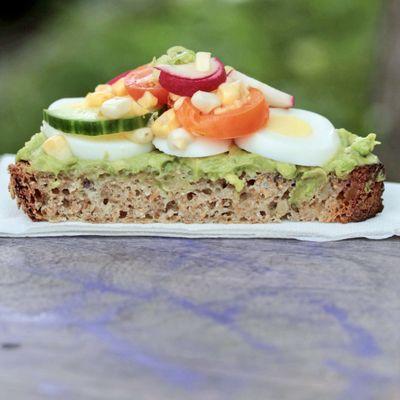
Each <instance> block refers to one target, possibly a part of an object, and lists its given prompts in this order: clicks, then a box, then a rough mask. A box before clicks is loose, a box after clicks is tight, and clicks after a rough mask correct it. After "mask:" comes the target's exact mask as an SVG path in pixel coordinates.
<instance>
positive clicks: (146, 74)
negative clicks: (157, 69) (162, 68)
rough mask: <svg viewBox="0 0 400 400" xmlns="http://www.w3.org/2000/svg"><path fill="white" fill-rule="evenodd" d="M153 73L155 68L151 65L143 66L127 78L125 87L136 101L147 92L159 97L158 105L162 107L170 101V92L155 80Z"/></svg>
mask: <svg viewBox="0 0 400 400" xmlns="http://www.w3.org/2000/svg"><path fill="white" fill-rule="evenodd" d="M153 71H154V68H153V67H152V66H151V65H142V66H141V67H139V68H136V69H134V70H133V71H131V72H130V73H129V74H128V75H126V76H125V87H126V90H127V91H128V93H129V94H130V96H132V97H133V98H134V99H135V100H138V99H140V98H141V97H142V96H143V94H144V93H145V92H146V91H147V92H150V93H151V94H152V95H153V96H155V97H157V99H158V105H159V106H162V105H164V104H166V103H167V101H168V91H167V90H165V89H164V88H163V87H162V86H161V85H160V83H159V82H158V80H155V79H154V74H153Z"/></svg>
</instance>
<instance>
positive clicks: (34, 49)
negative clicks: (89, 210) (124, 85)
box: [0, 0, 381, 153]
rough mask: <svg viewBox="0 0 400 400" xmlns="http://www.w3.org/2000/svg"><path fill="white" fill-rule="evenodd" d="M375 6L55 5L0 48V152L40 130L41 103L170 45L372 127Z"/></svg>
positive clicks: (227, 2) (320, 0) (273, 2)
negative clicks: (11, 45)
mask: <svg viewBox="0 0 400 400" xmlns="http://www.w3.org/2000/svg"><path fill="white" fill-rule="evenodd" d="M60 4H61V3H60ZM380 6H381V1H380V0H368V1H365V0H290V1H288V0H287V1H282V0H265V1H261V0H253V1H250V0H248V1H240V0H224V1H223V0H214V1H211V0H187V1H184V0H160V1H156V0H146V1H127V0H126V1H124V0H118V1H81V2H64V3H63V5H62V6H61V5H59V6H58V7H57V9H56V11H55V12H53V13H52V14H51V15H49V16H48V17H47V18H46V19H45V22H44V23H43V24H42V25H41V26H40V29H39V30H38V31H36V32H35V33H34V34H33V35H32V36H31V37H29V38H27V39H26V40H25V41H24V44H23V46H22V47H19V48H17V49H12V50H9V51H7V54H4V52H3V54H2V57H1V60H0V86H1V90H0V132H1V135H0V153H4V152H14V151H16V150H17V148H19V147H20V146H21V145H22V143H23V142H24V141H25V140H27V139H28V138H29V137H30V136H31V135H32V134H33V133H34V132H36V131H37V130H38V129H39V126H40V122H41V111H42V108H45V107H46V106H47V105H48V104H49V103H50V102H52V101H54V100H56V99H57V98H60V97H76V96H81V95H84V94H86V92H88V91H90V90H91V89H92V88H93V87H94V86H95V85H96V84H97V83H99V82H105V81H107V80H108V79H109V78H111V77H112V76H113V75H115V74H118V73H119V72H121V71H124V70H126V69H129V68H132V67H134V66H137V65H139V64H143V63H145V62H147V61H149V60H151V58H152V57H153V56H154V55H159V54H161V53H163V52H164V50H165V49H166V48H168V47H170V46H172V45H175V44H181V45H183V46H186V47H189V48H193V49H194V50H211V51H212V52H213V53H214V54H217V55H218V56H219V57H220V58H221V59H222V60H223V61H224V62H225V63H226V64H228V65H233V66H235V67H236V68H238V69H240V70H242V71H243V72H246V73H248V74H251V75H253V76H254V77H257V78H258V79H260V80H263V81H265V82H267V83H269V84H271V85H273V86H276V87H278V88H280V89H282V90H286V91H288V92H290V93H293V94H294V95H295V96H296V101H297V106H298V107H300V108H306V109H312V110H314V111H316V112H319V113H321V114H324V115H326V116H327V117H328V118H329V119H331V120H332V121H333V122H334V124H335V125H336V126H337V127H346V128H348V129H349V130H353V131H355V132H358V133H361V134H365V133H367V132H369V131H373V130H374V125H375V123H374V120H373V118H372V117H371V116H372V115H373V112H372V107H371V105H370V104H371V100H370V98H371V82H372V81H373V73H374V61H373V60H374V49H375V47H376V43H375V41H376V25H377V18H378V16H379V12H380Z"/></svg>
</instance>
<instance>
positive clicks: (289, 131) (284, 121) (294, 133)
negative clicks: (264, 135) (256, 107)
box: [267, 115, 312, 137]
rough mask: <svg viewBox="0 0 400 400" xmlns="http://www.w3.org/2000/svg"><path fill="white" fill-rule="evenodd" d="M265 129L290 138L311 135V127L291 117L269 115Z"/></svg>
mask: <svg viewBox="0 0 400 400" xmlns="http://www.w3.org/2000/svg"><path fill="white" fill-rule="evenodd" d="M267 129H268V130H269V131H274V132H276V133H279V134H281V135H285V136H291V137H306V136H310V135H311V134H312V129H311V126H310V125H309V124H308V123H307V122H305V121H304V120H302V119H300V118H297V117H295V116H293V115H270V117H269V120H268V123H267Z"/></svg>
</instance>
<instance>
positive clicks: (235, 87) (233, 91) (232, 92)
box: [217, 81, 242, 106]
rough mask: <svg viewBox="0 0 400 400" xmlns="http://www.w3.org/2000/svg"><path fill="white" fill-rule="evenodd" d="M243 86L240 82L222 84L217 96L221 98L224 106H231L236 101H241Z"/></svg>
mask: <svg viewBox="0 0 400 400" xmlns="http://www.w3.org/2000/svg"><path fill="white" fill-rule="evenodd" d="M241 86H242V83H241V82H240V81H235V82H225V83H222V84H221V85H220V86H219V88H218V91H217V95H218V97H219V98H220V100H221V103H222V104H223V105H224V106H229V105H230V104H232V103H233V102H234V101H235V100H238V99H240V97H241Z"/></svg>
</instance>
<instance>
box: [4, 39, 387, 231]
mask: <svg viewBox="0 0 400 400" xmlns="http://www.w3.org/2000/svg"><path fill="white" fill-rule="evenodd" d="M293 106H294V98H293V96H291V95H288V94H286V93H284V92H281V91H279V90H277V89H274V88H272V87H270V86H268V85H266V84H264V83H262V82H259V81H257V80H255V79H253V78H250V77H248V76H247V75H244V74H242V73H241V72H239V71H236V70H235V69H234V68H232V67H228V66H225V65H223V63H222V62H221V61H220V60H219V59H218V58H216V57H212V55H211V54H210V53H207V52H197V53H195V52H193V51H190V50H187V49H185V48H182V47H180V46H175V47H173V48H171V49H169V50H168V51H167V52H166V54H164V55H162V56H161V57H158V58H155V59H153V61H152V62H151V63H149V64H146V65H144V66H141V67H139V68H136V69H133V70H130V71H127V72H125V73H123V74H121V75H119V76H118V77H116V78H113V79H112V80H110V81H109V82H107V84H102V85H99V86H97V87H96V89H95V91H94V92H92V93H89V94H88V95H87V96H86V97H84V98H73V99H61V100H58V101H56V102H55V103H53V104H52V105H51V106H50V107H49V108H48V109H47V110H45V111H44V118H43V125H42V128H41V132H40V133H37V134H35V135H34V136H33V137H32V138H31V140H30V141H29V142H27V143H26V144H25V146H24V147H23V148H22V149H21V150H20V151H19V152H18V154H17V157H16V163H15V164H13V165H11V166H10V167H9V171H10V175H11V180H10V186H9V187H10V192H11V195H12V197H14V198H16V200H17V203H18V205H19V207H21V208H22V210H23V211H24V212H25V213H26V214H27V215H28V216H29V217H30V218H31V219H32V220H34V221H52V222H58V221H88V222H93V223H105V222H131V223H150V222H164V223H168V222H183V223H266V222H278V221H281V220H292V221H322V222H343V223H345V222H355V221H361V220H364V219H367V218H370V217H372V216H374V215H375V214H376V213H378V212H380V211H381V210H382V208H383V206H382V192H383V188H384V187H383V181H384V168H383V165H382V164H381V163H380V162H379V160H378V158H377V157H376V156H375V155H374V154H373V150H374V147H375V145H376V144H377V143H378V142H377V141H376V136H375V134H369V135H368V136H366V137H359V136H357V135H354V134H351V133H350V132H348V131H346V130H344V129H335V128H334V127H333V125H332V124H331V123H330V122H329V120H327V119H326V118H325V117H323V116H320V115H319V114H316V113H312V112H309V111H305V110H299V109H296V108H294V107H293Z"/></svg>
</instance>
